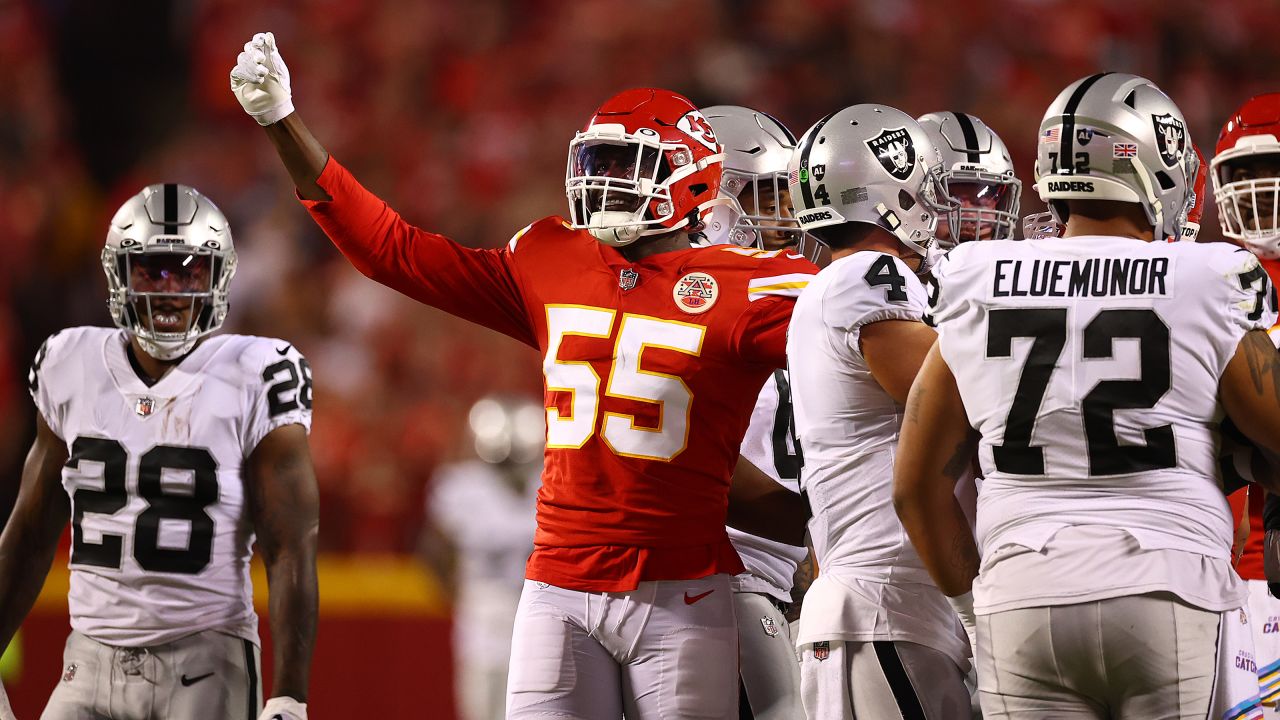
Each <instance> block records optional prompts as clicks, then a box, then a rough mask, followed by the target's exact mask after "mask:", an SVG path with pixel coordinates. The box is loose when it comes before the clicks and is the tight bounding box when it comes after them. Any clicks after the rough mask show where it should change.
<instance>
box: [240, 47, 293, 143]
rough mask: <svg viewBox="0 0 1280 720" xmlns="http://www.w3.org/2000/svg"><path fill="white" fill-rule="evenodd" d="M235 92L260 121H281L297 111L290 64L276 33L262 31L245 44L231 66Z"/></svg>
mask: <svg viewBox="0 0 1280 720" xmlns="http://www.w3.org/2000/svg"><path fill="white" fill-rule="evenodd" d="M231 92H233V93H235V94H236V99H237V100H239V101H240V105H241V106H242V107H244V111H245V112H247V113H249V115H250V117H252V118H253V119H254V120H257V121H258V124H259V125H270V124H271V123H274V122H279V121H280V120H283V119H284V118H285V117H286V116H288V115H289V114H290V113H292V112H293V94H292V93H291V92H290V90H289V68H287V67H285V64H284V59H282V58H281V57H280V51H279V50H277V49H276V36H275V35H273V34H271V33H258V34H257V35H254V36H253V39H252V40H250V41H249V42H247V43H245V44H244V52H242V53H240V55H239V56H237V57H236V66H235V67H233V68H231Z"/></svg>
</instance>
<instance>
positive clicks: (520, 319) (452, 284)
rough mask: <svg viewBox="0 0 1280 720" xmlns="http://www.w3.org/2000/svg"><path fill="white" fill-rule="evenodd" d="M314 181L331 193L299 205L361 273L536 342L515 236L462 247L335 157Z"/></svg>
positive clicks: (397, 289) (406, 292) (522, 340)
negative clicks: (396, 206)
mask: <svg viewBox="0 0 1280 720" xmlns="http://www.w3.org/2000/svg"><path fill="white" fill-rule="evenodd" d="M316 183H317V184H318V185H319V186H320V187H321V188H323V189H324V191H325V192H327V193H329V196H330V197H331V198H333V199H332V200H323V201H317V200H303V201H302V204H303V206H304V207H306V209H307V211H308V212H309V213H311V217H312V219H314V220H315V221H316V224H318V225H319V226H320V227H321V229H323V230H324V232H325V234H326V235H328V236H329V239H330V240H332V241H333V244H334V245H336V246H337V247H338V249H339V250H340V251H342V254H343V255H345V256H346V258H347V260H349V261H350V262H351V264H352V265H353V266H355V268H356V269H357V270H359V271H360V272H361V273H363V274H364V275H365V276H366V277H368V278H370V279H373V280H376V281H378V282H380V283H382V284H383V285H386V286H387V287H390V288H392V289H394V290H396V291H398V292H401V293H403V294H405V295H408V296H409V297H411V298H413V299H415V300H417V301H419V302H422V303H425V304H427V305H430V306H432V307H435V308H438V309H440V310H443V311H445V312H447V313H449V314H450V315H456V316H458V317H460V318H463V319H464V320H469V321H471V322H474V323H476V324H478V325H483V326H485V327H487V328H491V329H493V330H496V331H498V332H500V333H502V334H504V335H509V336H510V337H513V338H515V339H517V340H519V341H521V342H523V343H525V344H527V345H531V346H536V344H537V342H536V339H535V337H534V331H533V325H532V323H531V322H530V320H529V316H528V313H527V312H526V311H525V304H524V300H523V297H522V294H521V289H520V284H519V281H518V274H517V268H516V261H515V250H514V248H515V241H514V240H513V241H512V242H511V243H509V244H508V245H507V246H506V247H504V248H502V249H500V250H491V249H474V248H466V247H463V246H461V245H459V244H457V243H455V242H454V241H452V240H450V239H448V238H446V237H444V236H443V235H437V234H435V233H430V232H426V231H424V230H421V229H419V228H417V227H414V226H413V225H410V224H409V223H407V222H405V220H404V219H403V218H402V217H400V214H399V213H397V212H396V211H394V210H392V209H391V208H390V207H389V206H388V205H387V203H385V202H383V201H382V200H381V199H379V198H378V197H377V196H376V195H374V194H373V193H371V192H369V191H368V190H366V189H365V188H364V187H363V186H361V185H360V183H359V182H357V181H356V179H355V178H354V177H353V176H352V175H351V173H350V172H348V171H347V169H346V168H344V167H343V166H342V165H341V164H340V163H338V161H337V160H336V159H334V158H333V157H332V156H330V157H329V161H328V163H327V164H326V165H325V168H324V171H323V172H322V173H321V174H320V177H319V178H318V179H317V180H316ZM527 229H528V228H526V230H527ZM521 232H522V233H523V232H524V231H521ZM518 237H519V236H518V235H517V238H518Z"/></svg>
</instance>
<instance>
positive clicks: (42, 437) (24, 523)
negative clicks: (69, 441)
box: [0, 414, 71, 717]
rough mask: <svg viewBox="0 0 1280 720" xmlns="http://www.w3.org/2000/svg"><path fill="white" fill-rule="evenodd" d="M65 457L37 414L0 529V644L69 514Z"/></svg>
mask: <svg viewBox="0 0 1280 720" xmlns="http://www.w3.org/2000/svg"><path fill="white" fill-rule="evenodd" d="M66 462H67V446H66V443H64V442H62V440H61V439H60V438H59V437H58V436H57V435H55V434H54V432H53V430H51V429H49V426H48V425H47V424H46V423H45V421H44V418H42V417H40V416H39V414H37V415H36V439H35V442H34V443H32V445H31V451H30V452H28V453H27V460H26V463H25V464H24V465H23V466H22V487H21V489H20V490H19V491H18V502H17V505H15V506H14V508H13V514H12V515H11V516H10V517H9V523H8V524H7V525H5V528H4V534H3V535H0V649H2V648H6V647H8V646H9V641H11V640H13V635H14V633H16V632H17V631H18V628H19V627H20V626H21V625H22V621H23V620H24V619H26V617H27V613H29V612H31V606H32V605H33V604H35V601H36V596H37V595H39V594H40V588H41V587H43V586H44V580H45V577H46V576H47V575H48V574H49V567H50V566H51V565H52V564H53V555H54V552H55V551H56V550H57V548H58V536H59V535H61V534H62V529H63V528H64V527H66V526H67V521H68V519H70V517H71V503H70V501H69V500H68V499H67V493H66V491H64V490H63V489H62V466H63V465H65V464H66ZM0 717H3V716H2V715H0Z"/></svg>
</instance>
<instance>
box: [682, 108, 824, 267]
mask: <svg viewBox="0 0 1280 720" xmlns="http://www.w3.org/2000/svg"><path fill="white" fill-rule="evenodd" d="M702 114H703V115H704V116H705V117H706V118H707V122H709V123H711V127H712V129H714V130H715V133H716V137H718V138H719V139H720V144H721V145H723V146H724V152H725V160H724V172H723V175H722V177H721V180H720V197H721V199H723V200H725V201H726V202H725V204H722V205H717V206H715V207H713V208H712V209H711V211H710V213H709V214H708V218H707V226H706V228H705V229H704V231H703V234H704V235H705V237H706V242H707V243H708V244H711V245H719V244H733V245H739V246H742V247H754V248H759V249H762V250H763V249H765V247H764V238H763V236H762V233H764V232H768V231H774V232H778V233H786V234H788V235H789V236H794V237H795V239H796V242H797V245H800V244H803V238H802V231H801V230H800V223H799V222H798V221H797V220H796V219H795V218H794V217H793V216H792V215H791V212H790V208H789V207H788V208H785V212H784V208H783V207H782V205H781V203H779V202H777V201H776V199H777V198H780V197H782V192H781V191H782V190H785V189H786V188H787V163H788V162H789V161H790V160H791V153H792V151H794V150H795V147H796V137H795V135H793V134H792V133H791V131H790V130H788V129H787V128H786V126H785V125H783V124H782V123H781V122H779V121H778V120H777V119H776V118H774V117H773V116H771V115H769V114H768V113H764V112H761V111H759V110H752V109H751V108H746V107H741V106H738V105H716V106H714V107H709V108H703V110H702ZM748 194H750V195H751V197H752V200H753V202H752V203H751V207H752V209H753V210H754V212H748V211H747V209H746V208H744V207H743V204H742V199H743V198H744V197H746V196H747V195H748ZM762 199H773V200H774V203H773V205H774V207H773V211H772V212H767V213H766V212H764V211H763V209H762V202H761V201H762ZM811 242H812V241H811Z"/></svg>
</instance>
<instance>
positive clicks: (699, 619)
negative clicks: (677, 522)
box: [507, 575, 738, 720]
mask: <svg viewBox="0 0 1280 720" xmlns="http://www.w3.org/2000/svg"><path fill="white" fill-rule="evenodd" d="M623 713H626V716H627V720H737V718H738V629H737V626H736V625H735V623H734V616H733V591H732V589H731V586H730V576H728V575H712V576H710V577H705V578H700V579H697V580H679V581H662V582H644V583H641V584H640V587H638V588H636V589H635V590H631V591H628V592H603V593H602V592H584V591H580V590H567V589H565V588H559V587H556V586H554V585H548V584H546V583H539V582H534V581H532V580H526V581H525V585H524V593H523V594H522V595H521V596H520V609H519V610H518V611H517V612H516V623H515V630H514V632H513V634H512V639H511V672H510V675H509V676H508V679H507V718H508V719H509V720H532V719H534V718H537V719H539V720H545V719H546V718H549V717H554V718H576V719H577V720H604V719H610V720H612V719H614V718H620V717H622V715H623Z"/></svg>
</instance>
